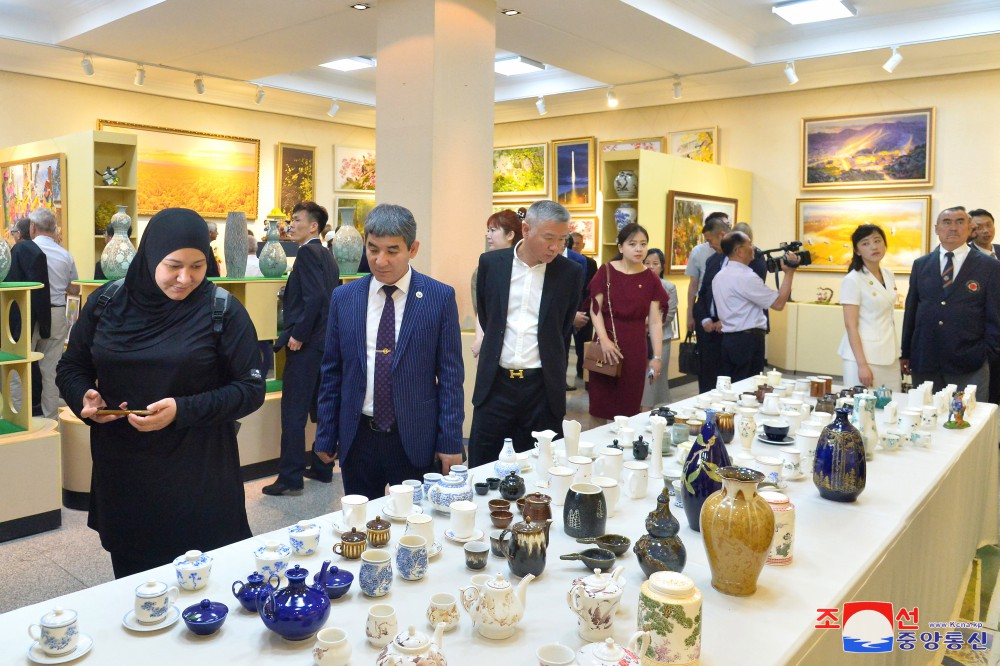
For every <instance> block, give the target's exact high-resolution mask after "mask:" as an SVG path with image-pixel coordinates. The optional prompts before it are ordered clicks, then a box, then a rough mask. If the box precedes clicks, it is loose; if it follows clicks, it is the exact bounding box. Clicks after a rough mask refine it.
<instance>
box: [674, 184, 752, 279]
mask: <svg viewBox="0 0 1000 666" xmlns="http://www.w3.org/2000/svg"><path fill="white" fill-rule="evenodd" d="M737 204H738V202H737V200H736V199H727V198H724V197H714V196H710V195H707V194H692V193H690V192H675V191H674V190H670V192H668V193H667V218H668V219H667V230H668V232H669V236H670V256H669V257H667V261H668V262H669V263H670V272H671V273H683V272H684V269H685V268H686V267H687V263H688V257H689V256H690V255H691V250H693V249H694V246H695V245H697V244H698V243H700V242H701V228H702V226H703V225H704V224H705V218H706V217H708V216H709V215H710V214H712V213H714V212H716V211H718V212H721V213H725V214H726V215H727V216H728V217H729V219H730V220H736V208H737Z"/></svg>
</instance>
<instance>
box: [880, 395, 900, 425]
mask: <svg viewBox="0 0 1000 666" xmlns="http://www.w3.org/2000/svg"><path fill="white" fill-rule="evenodd" d="M897 408H898V406H897V405H896V401H895V400H890V401H889V402H888V403H887V404H886V406H885V407H883V408H882V413H883V414H884V415H885V422H886V423H888V424H890V425H896V421H897V415H898V412H897Z"/></svg>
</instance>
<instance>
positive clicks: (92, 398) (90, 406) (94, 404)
mask: <svg viewBox="0 0 1000 666" xmlns="http://www.w3.org/2000/svg"><path fill="white" fill-rule="evenodd" d="M107 406H108V403H106V402H104V398H102V397H101V394H100V393H98V392H97V389H90V390H89V391H87V392H86V393H84V394H83V409H81V410H80V416H82V417H83V418H85V419H90V420H91V421H93V422H94V423H110V422H111V421H117V420H118V419H120V418H121V417H122V415H121V414H118V415H104V416H97V410H98V409H107ZM118 409H128V403H127V402H123V403H122V404H120V405H118Z"/></svg>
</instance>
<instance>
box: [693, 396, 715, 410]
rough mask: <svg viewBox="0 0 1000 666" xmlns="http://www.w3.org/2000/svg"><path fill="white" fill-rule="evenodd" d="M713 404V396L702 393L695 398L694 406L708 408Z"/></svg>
mask: <svg viewBox="0 0 1000 666" xmlns="http://www.w3.org/2000/svg"><path fill="white" fill-rule="evenodd" d="M711 405H712V398H711V397H710V396H708V395H705V394H702V395H699V396H697V397H695V399H694V406H695V407H697V408H698V409H708V408H709V407H710V406H711Z"/></svg>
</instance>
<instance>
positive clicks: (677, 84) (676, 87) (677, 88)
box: [674, 76, 684, 99]
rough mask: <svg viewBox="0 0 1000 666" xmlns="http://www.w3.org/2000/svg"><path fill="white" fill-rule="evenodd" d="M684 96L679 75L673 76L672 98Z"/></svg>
mask: <svg viewBox="0 0 1000 666" xmlns="http://www.w3.org/2000/svg"><path fill="white" fill-rule="evenodd" d="M683 96H684V90H683V88H682V87H681V77H679V76H675V77H674V99H680V98H681V97H683Z"/></svg>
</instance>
